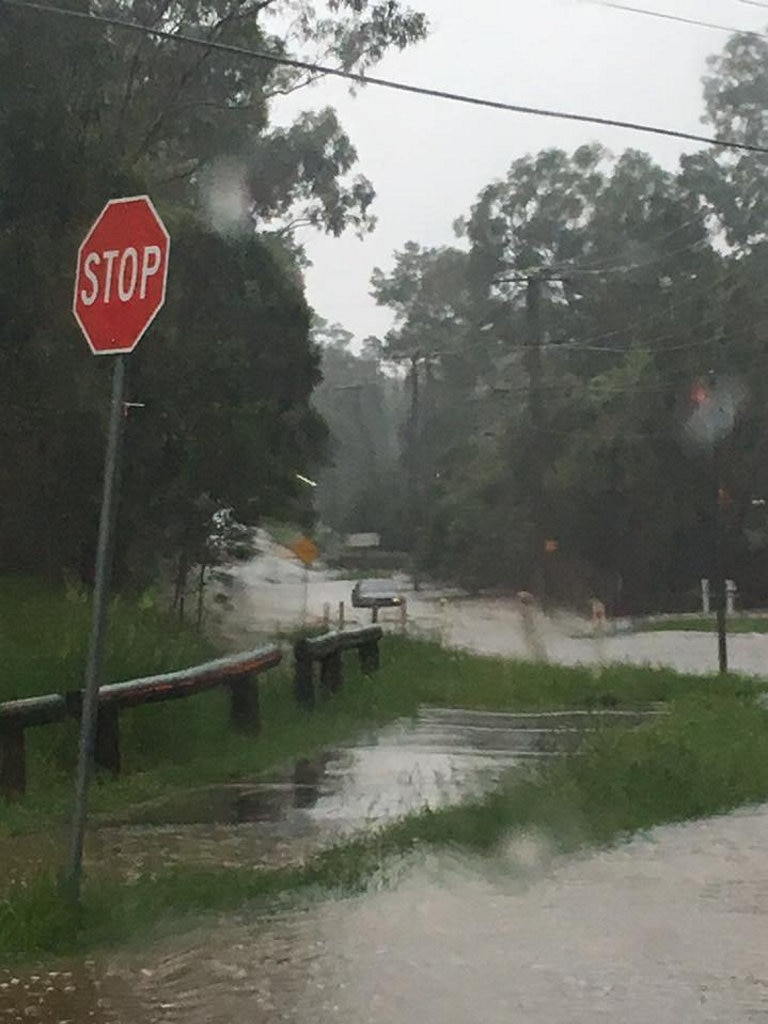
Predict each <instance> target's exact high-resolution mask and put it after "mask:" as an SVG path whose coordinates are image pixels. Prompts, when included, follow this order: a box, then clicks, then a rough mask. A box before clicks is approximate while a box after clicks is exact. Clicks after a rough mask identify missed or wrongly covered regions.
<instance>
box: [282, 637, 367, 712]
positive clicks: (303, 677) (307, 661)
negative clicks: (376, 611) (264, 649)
mask: <svg viewBox="0 0 768 1024" xmlns="http://www.w3.org/2000/svg"><path fill="white" fill-rule="evenodd" d="M381 637H382V628H381V626H361V627H359V628H357V629H344V630H332V631H331V632H329V633H322V634H321V635H320V636H312V637H303V638H302V639H301V640H297V641H296V643H295V644H294V645H293V656H294V684H293V692H294V695H295V697H296V701H297V703H298V704H299V705H300V706H301V707H304V708H313V707H314V706H315V672H314V664H315V662H320V686H321V687H322V689H323V690H324V691H325V693H336V692H337V691H338V690H340V689H341V687H342V683H343V680H344V676H343V665H342V658H341V656H342V652H343V651H346V650H350V649H351V648H356V649H357V650H358V651H359V655H360V667H361V669H362V670H363V672H364V673H365V674H366V675H373V673H374V672H376V671H377V670H378V668H379V640H380V639H381Z"/></svg>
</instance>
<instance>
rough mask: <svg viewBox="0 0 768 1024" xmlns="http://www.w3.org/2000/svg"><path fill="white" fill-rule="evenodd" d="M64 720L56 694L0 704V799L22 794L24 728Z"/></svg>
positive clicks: (64, 709)
mask: <svg viewBox="0 0 768 1024" xmlns="http://www.w3.org/2000/svg"><path fill="white" fill-rule="evenodd" d="M66 717H67V703H66V701H65V699H64V697H62V695H61V694H60V693H52V694H49V695H48V696H45V697H27V698H25V699H23V700H10V701H8V702H7V703H5V704H0V795H2V796H8V797H14V796H21V794H22V793H24V792H25V791H26V788H27V759H26V743H25V740H24V730H25V729H26V728H27V726H29V725H48V723H49V722H63V721H64V719H65V718H66Z"/></svg>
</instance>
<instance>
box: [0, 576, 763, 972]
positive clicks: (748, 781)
mask: <svg viewBox="0 0 768 1024" xmlns="http://www.w3.org/2000/svg"><path fill="white" fill-rule="evenodd" d="M0 623H1V625H0V653H2V655H3V659H4V660H3V666H4V675H3V679H2V682H0V699H8V698H10V697H17V696H27V695H30V694H34V693H43V692H51V691H56V690H59V691H63V690H66V689H69V688H74V687H78V686H79V685H80V680H81V675H82V665H83V661H84V657H85V644H86V642H87V632H88V625H89V614H88V606H87V602H85V601H84V600H83V598H82V595H81V594H80V593H79V592H77V591H70V592H69V594H68V595H61V594H58V595H55V594H51V593H50V592H49V591H47V590H46V589H45V588H43V587H40V586H37V585H35V584H31V583H29V582H18V581H16V582H9V581H5V582H3V583H0ZM211 653H212V652H211V650H210V648H209V646H208V645H207V644H206V643H205V642H204V641H203V640H201V639H200V638H198V637H196V636H194V635H193V634H190V633H189V632H185V631H179V630H178V629H176V628H175V627H172V626H171V625H170V624H169V623H168V622H167V621H166V620H164V619H163V618H162V616H160V615H159V614H158V613H157V611H156V610H155V609H153V608H152V607H151V606H149V607H140V606H133V605H130V604H128V603H127V602H124V601H118V602H116V603H115V604H114V606H113V609H112V615H111V625H110V640H109V650H108V657H107V676H106V678H107V679H110V680H111V679H124V678H130V677H132V676H136V675H142V674H145V673H151V672H156V671H160V670H162V669H167V668H170V667H175V666H178V665H187V664H192V663H194V662H196V661H199V660H202V659H204V658H206V657H208V656H209V655H210V654H211ZM381 657H382V666H381V670H380V672H379V673H378V674H377V675H376V676H375V677H372V678H366V677H364V676H362V675H361V673H360V671H359V667H358V666H357V659H356V657H355V655H354V653H352V652H349V653H348V654H346V655H345V685H344V688H343V690H342V691H341V692H340V693H338V694H337V695H335V696H334V697H333V698H331V699H326V700H321V701H320V702H319V704H318V707H317V709H316V710H315V711H314V712H305V711H300V710H299V709H297V708H296V706H295V703H294V700H293V695H292V679H291V665H290V658H288V659H287V660H286V663H284V665H283V666H281V667H280V669H278V670H273V671H270V672H269V673H267V674H266V675H265V676H263V677H262V678H261V681H260V690H261V696H262V719H263V729H262V734H261V736H260V737H259V738H254V737H247V736H242V735H237V734H235V733H233V732H232V731H231V730H230V729H229V726H228V722H227V718H228V715H227V700H226V695H225V694H224V693H222V692H211V693H207V694H203V695H200V696H198V697H194V698H190V699H188V700H184V701H174V702H170V703H167V704H159V705H151V706H147V707H143V708H136V709H133V710H131V711H127V712H125V713H124V714H123V715H121V733H122V749H123V760H124V773H123V775H122V776H121V777H120V778H118V779H112V778H109V777H99V778H97V779H96V780H95V785H94V787H93V790H92V798H91V808H92V811H93V812H94V814H96V815H102V816H107V817H114V816H116V815H117V816H118V817H125V816H128V817H130V816H131V813H132V812H131V809H132V808H135V807H136V805H138V804H141V803H143V802H146V801H153V800H161V799H165V798H168V797H170V796H172V795H173V794H179V793H181V792H182V791H185V792H188V791H189V790H190V788H193V787H195V786H204V785H206V784H211V783H216V782H223V781H228V780H234V779H242V778H254V777H257V776H258V775H259V774H260V773H263V772H265V771H267V770H269V769H271V768H274V767H275V766H276V765H279V764H281V763H285V762H290V761H291V760H292V759H293V758H295V757H297V756H300V755H303V756H307V755H310V754H311V753H313V752H315V751H317V750H319V749H322V748H327V747H330V746H333V745H334V744H337V743H339V742H342V741H345V740H349V739H352V738H354V737H355V736H358V735H360V734H362V733H365V732H366V731H368V730H370V729H372V728H374V727H376V726H378V725H381V724H383V723H386V722H388V721H391V720H392V719H394V718H398V717H407V716H411V715H415V714H416V713H417V712H418V709H419V707H421V706H422V705H430V704H431V705H440V706H454V707H465V708H470V709H498V710H543V709H550V708H585V707H586V708H590V707H592V708H598V707H618V708H634V707H639V706H643V705H647V704H648V703H650V702H660V701H663V702H666V703H667V704H668V706H669V707H670V709H671V711H670V714H669V715H667V716H664V717H663V719H661V720H659V721H657V722H655V723H654V724H653V725H652V726H649V727H643V728H642V729H639V730H636V731H633V732H625V731H623V730H615V729H611V730H606V731H604V732H600V733H598V734H597V735H595V736H594V737H593V738H592V739H591V740H590V742H589V744H588V746H587V749H586V751H585V753H584V755H583V756H579V757H575V758H569V759H566V760H563V761H557V762H556V763H552V762H547V767H546V768H545V769H544V770H543V771H542V772H541V773H540V774H538V775H536V776H533V777H530V778H521V777H520V776H517V777H516V778H515V779H514V781H511V782H510V783H509V784H508V785H506V786H504V787H502V788H501V789H500V790H499V791H498V792H497V793H494V794H492V795H491V796H489V797H488V798H486V799H484V800H481V801H478V802H476V803H474V804H471V805H467V806H462V807H458V808H452V809H449V810H446V811H443V812H439V813H432V814H424V815H420V816H418V817H416V818H412V819H408V820H406V821H404V822H401V823H398V824H396V825H394V826H392V827H390V828H387V829H385V830H383V831H379V832H377V833H375V834H373V835H367V836H364V837H362V838H361V839H359V840H356V841H354V842H351V843H348V844H346V845H344V846H342V847H340V848H338V849H334V850H331V851H329V852H327V853H324V854H322V855H320V856H319V857H317V858H315V859H314V860H313V861H312V862H311V863H310V864H308V865H307V866H305V867H295V868H284V869H280V870H254V869H251V868H247V867H243V868H238V869H227V870H221V871H217V870H202V869H192V868H185V867H180V868H177V869H176V870H174V871H167V872H166V871H163V872H162V873H160V874H159V875H155V876H150V875H144V876H142V877H140V878H138V879H137V880H136V881H134V882H130V883H129V882H126V881H125V880H122V879H117V878H115V877H110V876H109V875H107V874H104V873H102V874H101V875H99V874H96V873H94V874H93V876H92V877H90V878H89V879H88V880H87V883H86V888H85V892H84V902H83V907H82V912H81V914H80V915H79V916H73V914H72V912H71V911H70V910H69V909H68V908H67V907H66V906H65V905H64V904H63V903H62V901H61V899H60V897H59V895H58V893H57V890H56V884H55V881H54V874H55V870H56V868H57V867H58V862H57V863H55V864H54V863H51V864H49V865H48V870H45V871H43V873H42V874H40V875H38V876H35V877H24V876H23V875H22V876H21V877H19V876H18V875H15V876H12V875H11V874H10V873H8V874H6V877H5V879H4V880H3V881H0V961H7V960H10V959H12V958H14V957H16V958H22V959H24V958H26V959H28V958H30V957H34V956H38V955H49V954H54V953H64V952H71V951H74V950H76V949H85V948H94V947H97V946H101V945H105V944H106V945H108V944H113V943H116V942H122V941H124V940H126V939H127V938H130V937H131V936H134V935H138V934H140V933H142V932H144V931H145V930H146V929H147V928H150V927H151V926H153V925H156V924H158V923H159V922H163V921H166V920H168V919H169V918H176V917H178V916H179V915H181V916H184V915H198V914H200V913H204V912H209V911H224V910H228V909H232V908H234V907H239V906H241V905H242V904H244V903H255V904H260V903H261V902H262V901H271V900H274V899H282V898H289V897H292V896H293V895H295V894H296V893H297V892H299V891H301V892H304V893H305V894H306V893H307V892H310V891H311V892H315V891H319V890H320V891H331V892H338V891H341V892H348V891H354V890H356V889H359V888H361V887H363V886H364V885H365V884H366V883H367V882H368V881H369V880H370V879H371V878H372V877H374V876H376V875H380V874H381V873H382V872H384V873H385V874H386V872H387V871H388V870H389V866H390V865H393V864H397V863H399V861H398V857H397V856H396V855H398V854H410V853H412V852H413V851H414V850H416V849H419V848H422V847H424V846H431V845H437V846H441V845H446V844H449V845H453V846H458V847H461V848H465V849H472V850H475V851H490V850H492V849H493V848H494V845H495V844H496V843H498V841H499V840H500V839H501V838H502V837H503V836H504V835H505V834H507V833H508V832H509V831H510V830H512V831H514V830H516V829H526V830H530V829H539V830H543V831H545V832H547V833H548V834H549V835H551V837H552V840H553V842H554V843H555V844H556V845H558V846H559V847H560V848H561V849H572V848H574V847H575V846H577V845H579V844H582V843H590V842H610V841H612V840H614V839H616V838H617V837H618V836H621V835H623V834H627V833H630V832H632V831H634V830H636V829H642V828H646V827H648V826H650V825H652V824H656V823H660V822H665V821H674V820H681V819H684V818H688V817H694V816H699V815H703V814H710V813H714V812H716V811H721V810H726V809H728V808H730V807H734V806H737V805H739V804H742V803H745V802H750V801H756V800H761V799H764V798H765V797H766V796H768V729H767V728H766V725H767V724H768V722H767V721H766V719H767V716H766V714H765V713H764V712H761V711H759V710H758V709H757V708H756V707H755V706H754V703H753V701H752V697H753V696H754V693H755V692H756V690H758V689H759V688H760V686H759V684H758V683H755V682H748V681H745V680H741V679H738V678H736V677H727V678H725V679H720V678H717V677H709V678H706V679H702V678H695V677H691V676H684V675H679V674H677V673H675V672H672V671H669V670H663V669H649V668H642V667H634V666H612V667H611V668H610V669H605V670H602V671H599V670H593V669H590V668H557V667H553V666H548V665H535V664H529V663H515V662H509V661H505V660H503V659H499V658H491V657H477V656H475V655H471V654H468V653H465V652H460V651H447V650H444V649H442V648H441V647H440V646H439V645H437V644H435V643H431V642H428V641H417V640H408V639H405V638H402V637H395V636H386V637H385V638H384V639H383V641H382V644H381ZM75 733H76V731H75V728H74V725H73V723H68V724H66V725H63V726H46V727H41V728H37V729H30V730H29V746H30V757H29V780H30V788H29V793H28V795H27V797H26V798H25V799H24V800H22V801H20V802H18V803H13V804H9V803H2V802H0V839H1V838H2V837H3V834H5V836H6V837H8V836H9V834H13V833H19V832H24V833H29V834H31V836H33V837H34V836H36V835H38V834H42V832H43V831H46V832H51V831H52V830H53V829H55V828H57V827H58V826H61V825H62V824H64V823H65V822H66V820H67V818H68V811H69V804H70V799H71V790H72V780H71V769H72V764H73V762H74V754H75V749H76V734H75ZM5 841H6V842H12V841H13V840H8V839H7V838H6V840H5ZM35 841H36V840H35V839H33V838H32V839H28V840H25V842H27V843H28V842H33V843H34V842H35ZM52 845H55V844H52ZM59 855H60V851H59V853H58V854H57V856H59Z"/></svg>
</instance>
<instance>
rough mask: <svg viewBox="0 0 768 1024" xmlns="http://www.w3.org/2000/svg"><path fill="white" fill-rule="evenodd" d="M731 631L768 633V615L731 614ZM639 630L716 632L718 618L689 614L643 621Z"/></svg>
mask: <svg viewBox="0 0 768 1024" xmlns="http://www.w3.org/2000/svg"><path fill="white" fill-rule="evenodd" d="M727 629H728V632H729V633H768V616H765V617H764V616H761V615H729V616H728V619H727ZM638 630H639V631H640V632H643V633H664V632H672V631H675V632H678V631H683V632H691V633H716V632H717V619H716V617H715V616H714V615H706V616H705V615H699V616H694V615H691V616H687V615H681V616H680V617H679V618H678V617H675V618H668V619H666V618H665V619H657V620H655V621H654V620H651V621H645V622H641V623H640V624H639V625H638Z"/></svg>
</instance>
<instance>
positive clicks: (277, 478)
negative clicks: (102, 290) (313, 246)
mask: <svg viewBox="0 0 768 1024" xmlns="http://www.w3.org/2000/svg"><path fill="white" fill-rule="evenodd" d="M75 6H76V7H77V9H78V10H81V9H82V5H75ZM92 10H93V11H94V13H99V14H106V15H109V16H110V17H116V18H122V19H125V20H130V21H132V22H139V23H141V24H144V25H147V26H150V27H156V28H162V29H164V30H166V31H170V32H173V31H177V30H178V31H180V32H183V33H185V34H186V35H193V36H195V37H197V38H199V39H203V40H215V41H221V42H226V43H233V44H237V45H239V46H245V47H250V48H255V49H260V50H262V51H265V52H269V53H273V54H277V55H280V54H283V53H286V52H288V51H293V52H296V50H298V51H299V52H300V54H301V55H302V56H305V57H310V58H311V57H317V56H320V57H322V58H323V59H324V60H325V61H327V62H330V63H333V64H335V65H337V66H340V67H345V68H356V69H364V68H365V67H368V66H371V65H372V64H375V62H376V61H377V60H378V59H379V58H380V57H381V56H382V54H383V53H384V52H385V50H386V49H388V48H389V47H399V48H402V47H404V46H407V45H409V44H410V43H413V42H416V41H418V40H419V39H421V38H422V37H423V35H424V33H425V23H424V19H423V17H422V16H421V15H419V14H418V13H415V12H413V11H410V10H408V9H406V8H404V7H403V6H402V5H401V4H400V3H398V2H397V0H392V2H387V3H377V2H376V0H327V2H326V3H325V4H321V5H318V6H317V7H316V8H311V7H309V6H308V5H306V4H304V3H303V2H300V0H245V2H242V0H215V2H210V3H209V2H197V0H177V2H173V0H170V2H166V0H164V2H162V3H154V2H145V0H104V2H101V0H99V2H97V3H95V4H93V5H92ZM306 82H307V78H306V76H305V75H303V74H302V73H300V72H297V71H295V70H293V69H290V68H286V67H281V66H279V65H275V64H273V63H270V62H267V61H260V60H253V59H250V60H247V59H237V58H235V57H233V56H231V55H228V54H222V53H221V52H216V51H213V50H211V49H209V48H206V47H202V48H201V47H192V46H188V45H183V44H181V43H175V42H170V41H167V40H160V39H158V38H155V37H152V36H150V35H142V34H136V33H128V32H125V31H124V30H121V29H119V28H111V27H104V26H102V25H95V24H87V23H85V22H84V21H82V20H76V19H68V18H62V17H54V16H52V15H43V14H41V13H38V12H32V11H22V10H19V9H10V8H6V7H3V8H2V10H0V270H1V271H2V272H1V273H0V408H1V409H2V412H1V413H0V448H1V451H0V456H1V457H0V493H2V496H3V500H2V506H1V507H0V571H8V570H9V569H24V570H31V571H37V572H45V573H48V574H51V575H57V574H61V573H62V572H79V573H82V574H83V575H85V576H86V577H87V576H88V575H89V574H90V571H91V564H92V560H93V545H94V540H95V527H96V518H97V514H98V499H99V485H100V474H101V461H102V453H103V444H104V429H105V416H106V406H107V401H108V390H109V386H108V372H109V365H108V364H109V360H106V361H104V360H98V359H94V358H93V357H92V356H90V355H89V354H88V351H87V348H86V346H85V343H84V341H83V340H82V338H81V337H80V336H79V333H78V331H77V328H76V327H75V325H74V323H73V321H72V318H71V315H70V313H69V309H70V306H71V289H72V283H73V272H74V264H75V254H76V251H77V246H78V244H79V241H80V240H81V238H82V237H83V235H84V233H85V231H86V229H87V227H88V225H89V223H90V222H91V221H92V220H93V218H94V217H95V215H96V214H97V213H98V211H99V210H100V209H101V207H102V206H103V204H104V202H105V201H106V200H107V199H109V198H111V197H113V196H116V195H130V194H135V193H142V192H149V193H151V195H152V197H153V199H154V200H155V202H156V203H157V205H158V206H159V208H160V210H161V212H162V214H163V216H164V218H165V219H166V221H167V223H168V225H169V227H170V229H171V234H172V239H173V243H172V263H171V275H170V281H169V295H168V303H167V306H166V309H165V310H164V311H163V314H162V316H161V317H160V318H159V319H158V320H157V322H156V324H155V325H154V326H153V328H152V330H151V332H150V335H149V336H148V337H147V338H146V339H145V340H144V342H143V343H142V344H141V346H140V347H139V350H138V351H137V353H136V354H135V356H133V357H131V360H130V364H131V365H130V367H129V398H130V399H131V400H132V401H135V402H137V403H141V407H140V408H135V409H133V410H132V412H131V415H130V418H129V423H128V432H127V435H128V436H127V442H128V443H127V450H126V464H125V472H124V477H125V487H124V491H123V495H124V500H123V503H122V509H121V529H120V550H119V552H118V556H119V562H118V564H119V568H120V569H121V570H122V572H123V575H124V576H125V575H128V576H130V575H134V576H136V575H139V576H141V575H142V574H143V573H145V572H147V571H151V569H152V567H153V565H154V564H155V563H156V560H157V558H158V557H159V556H163V557H169V556H173V557H174V558H177V559H178V563H179V565H180V567H182V569H183V567H184V566H185V565H187V564H188V563H189V561H190V560H195V559H196V558H197V557H198V555H199V551H200V545H201V544H203V543H204V541H205V537H206V533H207V531H208V530H209V527H210V514H211V510H212V509H213V508H217V507H224V508H234V509H235V510H236V513H237V515H238V516H240V517H242V518H244V519H245V520H246V521H248V522H254V521H255V520H256V519H257V518H258V517H259V516H262V515H264V514H267V513H268V514H271V515H279V514H286V515H291V516H292V517H293V518H296V519H301V518H307V516H309V515H310V514H311V510H310V507H309V503H308V501H307V498H306V495H305V494H303V493H302V492H301V490H300V489H299V488H298V487H297V485H296V481H295V470H296V468H297V467H298V466H300V465H309V464H315V463H317V462H318V460H319V459H320V458H321V456H322V455H323V450H324V446H325V443H326V429H325V427H324V425H323V423H322V421H321V419H320V417H319V416H318V415H317V413H316V412H314V411H313V409H312V407H311V406H310V397H311V393H312V389H313V388H314V386H315V385H316V384H317V383H318V381H319V379H320V370H319V363H320V360H319V352H318V348H317V346H316V345H315V344H314V343H313V342H312V341H311V338H310V335H309V327H310V311H309V309H308V307H307V304H306V301H305V298H304V294H303V285H302V280H301V270H300V267H301V249H300V244H299V240H298V239H297V238H296V237H295V234H294V232H295V229H296V227H297V226H298V225H312V226H314V227H316V228H319V229H321V230H325V231H328V232H331V233H334V234H339V233H340V232H342V231H344V230H345V229H347V228H351V229H353V230H357V231H366V230H369V229H370V227H371V225H372V223H373V221H372V215H371V201H372V198H373V194H374V193H373V187H372V185H371V183H370V182H368V181H367V180H366V179H365V178H364V177H362V176H361V175H359V174H357V172H356V170H355V165H356V159H357V157H356V153H355V150H354V147H353V145H352V143H351V141H350V140H349V138H348V137H347V136H346V134H345V133H344V131H343V129H342V127H341V125H340V124H339V123H338V120H337V118H336V116H335V113H334V112H333V111H332V110H319V111H317V110H315V111H312V110H310V111H307V112H306V113H304V114H302V115H301V116H300V117H299V118H298V119H297V120H296V122H295V123H294V124H293V125H290V126H289V127H287V128H279V129H278V128H274V127H272V126H271V125H270V121H269V104H270V99H271V98H272V97H273V96H275V95H278V94H281V93H285V92H287V91H292V90H295V89H297V88H301V87H302V85H304V84H306Z"/></svg>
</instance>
